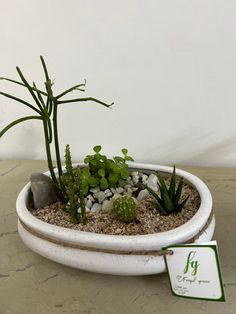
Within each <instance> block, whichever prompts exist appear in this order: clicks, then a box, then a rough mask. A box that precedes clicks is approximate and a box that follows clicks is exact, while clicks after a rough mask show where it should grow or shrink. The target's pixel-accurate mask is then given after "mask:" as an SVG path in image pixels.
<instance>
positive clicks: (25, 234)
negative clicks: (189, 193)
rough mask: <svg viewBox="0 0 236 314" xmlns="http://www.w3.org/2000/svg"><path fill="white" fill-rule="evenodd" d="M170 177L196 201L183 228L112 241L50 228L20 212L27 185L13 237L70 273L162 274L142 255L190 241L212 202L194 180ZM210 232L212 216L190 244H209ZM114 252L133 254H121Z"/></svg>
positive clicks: (22, 199) (160, 261)
mask: <svg viewBox="0 0 236 314" xmlns="http://www.w3.org/2000/svg"><path fill="white" fill-rule="evenodd" d="M130 168H131V169H133V168H135V169H137V168H138V169H139V170H140V171H144V172H145V170H147V171H150V170H151V171H155V170H159V171H162V172H168V173H171V172H172V170H173V168H171V167H165V166H159V165H150V164H141V163H130ZM47 174H48V173H47ZM176 174H177V175H179V176H182V177H184V179H185V180H187V181H188V182H189V183H190V184H192V185H193V186H194V187H195V188H196V189H197V190H198V192H199V195H200V197H201V205H200V208H199V210H198V212H197V213H196V214H195V215H194V217H192V218H191V219H190V220H189V221H188V222H187V223H185V224H184V225H182V226H180V227H178V228H176V229H173V230H170V231H166V232H161V233H157V234H150V235H137V236H121V235H117V236H116V235H105V234H96V233H91V232H83V231H77V230H71V229H67V228H62V227H58V226H55V225H51V224H48V223H46V222H43V221H41V220H39V219H37V218H36V217H34V216H33V215H32V214H31V213H30V212H29V211H28V209H27V206H26V204H27V201H28V196H29V189H30V184H29V183H28V184H27V185H26V186H25V187H24V188H23V189H22V191H21V192H20V194H19V196H18V198H17V202H16V210H17V214H18V217H19V220H18V232H19V235H20V237H21V239H22V240H23V242H24V243H25V244H26V245H27V246H28V247H29V248H31V249H32V250H33V251H35V252H36V253H38V254H40V255H42V256H44V257H46V258H49V259H51V260H53V261H56V262H58V263H61V264H64V265H68V266H71V267H75V268H79V269H83V270H87V271H92V272H98V273H104V274H114V275H130V276H133V275H150V274H157V273H161V272H164V271H165V263H164V258H163V257H162V256H156V255H155V254H150V255H149V253H148V251H156V250H161V248H162V247H165V246H167V245H171V244H177V243H185V242H187V241H188V240H190V239H192V238H193V237H194V236H195V235H197V234H198V233H199V231H200V230H202V229H203V227H204V226H205V225H206V222H207V221H208V220H209V217H210V215H211V211H212V198H211V194H210V192H209V190H208V188H207V186H206V185H205V184H204V183H203V182H202V181H201V180H200V179H199V178H197V177H196V176H194V175H192V174H190V173H188V172H186V171H183V170H180V169H176ZM214 229H215V218H214V216H213V218H212V219H211V222H210V224H209V225H208V227H207V228H206V230H205V231H204V232H203V234H201V236H200V237H199V238H198V239H197V240H196V241H195V242H205V241H209V240H210V239H211V238H212V236H213V233H214ZM29 230H30V231H29ZM32 231H33V232H32ZM38 235H40V236H38ZM59 243H60V244H59ZM67 245H68V246H67ZM79 247H85V248H86V249H84V248H83V249H82V248H79ZM99 250H100V251H99ZM102 250H104V251H106V252H105V253H104V252H102ZM108 251H112V253H111V252H109V253H108ZM115 251H118V252H117V253H116V252H115ZM119 251H122V252H137V253H136V254H135V253H134V254H124V253H120V252H119ZM141 251H146V252H147V255H143V254H140V255H139V253H138V252H141Z"/></svg>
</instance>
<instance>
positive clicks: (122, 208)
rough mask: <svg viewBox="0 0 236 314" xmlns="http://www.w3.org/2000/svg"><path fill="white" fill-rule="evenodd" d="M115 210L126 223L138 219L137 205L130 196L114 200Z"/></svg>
mask: <svg viewBox="0 0 236 314" xmlns="http://www.w3.org/2000/svg"><path fill="white" fill-rule="evenodd" d="M113 210H114V212H115V213H116V214H117V216H118V217H119V218H120V219H121V220H122V221H124V222H127V223H128V222H132V221H134V220H135V219H136V216H137V212H136V203H135V201H134V199H133V198H132V197H130V196H122V197H119V198H117V199H116V200H114V202H113Z"/></svg>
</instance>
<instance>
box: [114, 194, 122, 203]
mask: <svg viewBox="0 0 236 314" xmlns="http://www.w3.org/2000/svg"><path fill="white" fill-rule="evenodd" d="M119 197H122V196H121V195H120V194H119V193H115V194H114V195H113V197H112V199H113V201H114V200H116V199H117V198H119Z"/></svg>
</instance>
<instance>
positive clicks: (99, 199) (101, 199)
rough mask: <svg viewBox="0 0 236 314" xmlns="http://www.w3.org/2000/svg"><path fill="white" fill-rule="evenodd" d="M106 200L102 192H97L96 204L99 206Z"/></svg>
mask: <svg viewBox="0 0 236 314" xmlns="http://www.w3.org/2000/svg"><path fill="white" fill-rule="evenodd" d="M105 198H106V194H105V193H104V192H103V191H100V192H98V202H99V203H100V204H101V203H102V202H103V201H104V200H105Z"/></svg>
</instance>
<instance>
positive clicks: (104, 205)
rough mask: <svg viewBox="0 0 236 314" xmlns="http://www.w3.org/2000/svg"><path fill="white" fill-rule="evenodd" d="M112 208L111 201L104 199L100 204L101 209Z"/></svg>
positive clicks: (108, 209)
mask: <svg viewBox="0 0 236 314" xmlns="http://www.w3.org/2000/svg"><path fill="white" fill-rule="evenodd" d="M112 208H113V202H112V201H108V200H105V201H104V202H103V204H102V210H103V211H110V210H112Z"/></svg>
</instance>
